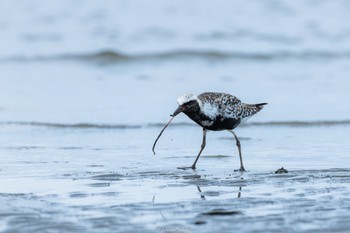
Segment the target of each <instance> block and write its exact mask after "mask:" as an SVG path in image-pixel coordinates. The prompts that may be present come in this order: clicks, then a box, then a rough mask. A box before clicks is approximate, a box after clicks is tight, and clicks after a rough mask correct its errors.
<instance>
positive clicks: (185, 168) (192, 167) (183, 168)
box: [177, 166, 196, 170]
mask: <svg viewBox="0 0 350 233" xmlns="http://www.w3.org/2000/svg"><path fill="white" fill-rule="evenodd" d="M177 169H181V170H188V169H192V170H196V167H195V166H191V167H178V168H177Z"/></svg>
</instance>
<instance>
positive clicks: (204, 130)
mask: <svg viewBox="0 0 350 233" xmlns="http://www.w3.org/2000/svg"><path fill="white" fill-rule="evenodd" d="M206 136H207V130H206V129H204V128H203V141H202V145H201V150H200V151H199V153H198V155H197V158H196V160H195V161H194V163H193V164H192V166H191V168H192V169H193V170H194V169H196V163H197V160H198V159H199V156H201V154H202V151H203V149H204V147H205V141H206Z"/></svg>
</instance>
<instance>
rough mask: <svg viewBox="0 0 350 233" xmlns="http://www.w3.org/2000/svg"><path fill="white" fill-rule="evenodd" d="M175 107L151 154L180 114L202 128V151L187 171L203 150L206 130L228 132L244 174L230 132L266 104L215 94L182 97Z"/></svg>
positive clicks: (237, 143) (224, 94) (193, 167)
mask: <svg viewBox="0 0 350 233" xmlns="http://www.w3.org/2000/svg"><path fill="white" fill-rule="evenodd" d="M177 103H178V104H179V107H178V108H177V109H176V110H175V112H174V113H173V114H172V115H171V117H172V118H171V119H170V121H169V122H168V124H166V125H165V126H164V128H163V129H162V131H161V132H160V134H159V135H158V137H157V139H156V140H155V142H154V144H153V148H152V151H153V153H154V154H155V152H154V148H155V146H156V143H157V141H158V139H159V138H160V136H161V135H162V133H163V131H164V130H165V128H166V127H167V126H168V125H169V124H170V122H171V121H172V120H173V119H174V117H175V116H176V115H177V114H179V113H181V112H183V113H185V114H186V115H187V116H188V117H189V118H190V119H191V120H193V121H194V122H196V123H197V124H198V125H200V126H201V127H202V128H203V141H202V145H201V149H200V151H199V153H198V155H197V158H196V160H195V161H194V163H193V164H192V166H191V167H189V168H192V169H196V163H197V161H198V158H199V156H200V155H201V153H202V151H203V149H204V147H205V143H206V134H207V130H213V131H220V130H227V131H229V132H231V133H232V134H233V136H234V137H235V139H236V145H237V147H238V152H239V158H240V163H241V167H240V169H238V171H245V169H244V166H243V159H242V151H241V143H240V141H239V139H238V137H237V135H236V134H235V133H234V132H233V129H234V128H236V127H237V126H238V125H239V124H241V123H242V122H245V121H246V120H248V119H249V118H250V117H251V116H253V115H254V114H256V113H257V112H259V111H260V110H261V109H262V108H263V107H264V105H265V104H267V103H260V104H245V103H242V102H241V101H240V100H239V99H238V98H237V97H235V96H233V95H230V94H226V93H216V92H205V93H202V94H200V95H198V96H195V95H192V94H184V95H182V96H180V97H179V98H178V99H177Z"/></svg>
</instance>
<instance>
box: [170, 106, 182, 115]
mask: <svg viewBox="0 0 350 233" xmlns="http://www.w3.org/2000/svg"><path fill="white" fill-rule="evenodd" d="M183 110H184V109H183V107H182V106H181V105H180V106H179V107H178V108H177V109H176V110H175V112H174V113H173V114H171V115H170V116H172V117H175V116H176V115H177V114H179V113H180V112H182V111H183Z"/></svg>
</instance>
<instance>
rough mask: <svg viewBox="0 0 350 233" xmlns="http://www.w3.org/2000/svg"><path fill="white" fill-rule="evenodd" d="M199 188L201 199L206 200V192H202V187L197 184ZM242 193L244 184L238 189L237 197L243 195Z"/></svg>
mask: <svg viewBox="0 0 350 233" xmlns="http://www.w3.org/2000/svg"><path fill="white" fill-rule="evenodd" d="M197 189H198V192H199V195H200V196H201V199H202V200H205V194H204V193H203V192H202V190H201V187H199V186H198V185H197ZM241 193H242V186H240V187H239V189H238V193H237V198H240V197H241V195H242V194H241Z"/></svg>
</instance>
